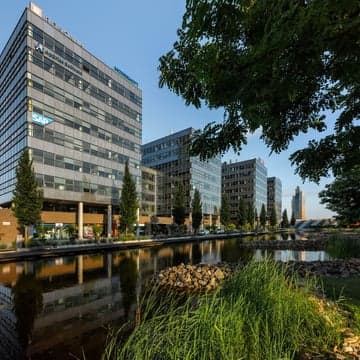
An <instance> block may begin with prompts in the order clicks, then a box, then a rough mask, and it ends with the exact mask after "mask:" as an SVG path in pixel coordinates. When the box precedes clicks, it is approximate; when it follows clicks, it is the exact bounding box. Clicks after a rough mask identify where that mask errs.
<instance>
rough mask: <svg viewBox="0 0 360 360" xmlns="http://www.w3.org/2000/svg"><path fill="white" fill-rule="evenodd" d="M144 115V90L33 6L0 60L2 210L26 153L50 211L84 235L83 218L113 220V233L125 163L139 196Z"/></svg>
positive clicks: (60, 221)
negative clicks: (94, 216) (90, 215)
mask: <svg viewBox="0 0 360 360" xmlns="http://www.w3.org/2000/svg"><path fill="white" fill-rule="evenodd" d="M109 46H111V45H110V44H109ZM141 114H142V95H141V90H140V88H139V86H138V84H137V83H136V82H135V81H134V80H132V79H131V78H129V77H128V76H127V75H126V74H124V73H123V72H122V71H120V70H119V69H117V68H111V67H109V66H108V65H106V64H105V63H104V62H102V61H101V60H99V59H98V58H97V57H95V56H94V55H92V54H91V53H90V52H89V51H88V50H86V49H85V48H84V47H83V45H82V44H80V43H79V42H78V41H77V40H75V39H74V38H73V37H71V36H70V35H69V34H68V33H67V32H64V31H63V30H61V29H60V28H59V27H58V26H57V25H56V24H55V23H54V22H52V21H50V20H49V19H48V18H47V17H45V16H43V14H42V10H41V9H40V8H39V7H37V6H36V5H34V4H33V3H30V5H29V7H28V8H26V9H25V10H24V12H23V14H22V15H21V17H20V19H19V21H18V23H17V25H16V27H15V29H14V31H13V32H12V34H11V36H10V38H9V40H8V42H7V43H6V45H5V47H4V49H3V50H2V52H1V55H0V205H1V206H9V205H10V204H11V200H12V192H13V190H14V187H15V182H16V176H15V169H16V166H17V163H18V159H19V157H20V155H21V153H22V152H23V150H24V149H26V148H27V149H29V151H30V155H31V158H32V160H33V164H34V170H35V174H36V179H37V181H38V183H39V185H40V186H41V187H42V189H43V191H44V200H45V202H44V210H49V211H57V212H59V213H58V216H57V217H56V220H58V221H57V222H58V223H63V222H76V223H77V224H78V226H79V237H81V236H82V229H83V224H84V222H86V219H85V218H84V216H85V213H99V214H102V215H104V214H107V218H108V221H107V227H108V234H109V233H110V232H111V218H112V213H113V208H112V207H113V206H116V205H117V204H118V201H119V191H120V190H121V187H122V176H123V172H124V164H125V162H126V161H129V167H130V172H131V174H132V175H133V176H134V178H135V179H136V182H137V190H138V192H140V185H141V184H140V144H141V129H142V118H141ZM60 212H61V213H60ZM63 213H67V214H69V213H71V214H77V215H76V221H74V219H75V218H74V216H75V215H74V216H67V217H66V216H62V215H63ZM43 221H44V222H45V223H46V219H45V220H44V218H43ZM45 225H46V224H45ZM53 225H54V224H53Z"/></svg>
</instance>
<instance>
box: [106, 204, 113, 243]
mask: <svg viewBox="0 0 360 360" xmlns="http://www.w3.org/2000/svg"><path fill="white" fill-rule="evenodd" d="M107 238H108V239H111V238H112V208H111V205H108V208H107Z"/></svg>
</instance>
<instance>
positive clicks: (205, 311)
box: [104, 260, 345, 360]
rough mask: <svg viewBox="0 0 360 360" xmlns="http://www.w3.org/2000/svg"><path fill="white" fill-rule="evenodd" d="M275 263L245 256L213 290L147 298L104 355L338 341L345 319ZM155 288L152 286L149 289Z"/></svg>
mask: <svg viewBox="0 0 360 360" xmlns="http://www.w3.org/2000/svg"><path fill="white" fill-rule="evenodd" d="M285 273H286V271H285V269H284V268H279V266H277V265H276V264H275V263H274V262H272V261H270V260H266V261H264V262H259V263H256V262H250V263H249V264H248V265H247V266H246V267H245V268H244V269H243V270H241V271H239V272H236V273H235V275H234V276H233V277H232V278H231V279H229V280H228V281H227V282H226V283H225V284H224V286H223V288H222V289H220V290H218V291H216V292H215V293H213V294H207V295H201V296H188V297H187V298H186V299H185V301H184V302H183V303H182V304H181V305H179V302H178V301H177V299H178V297H177V295H174V294H172V295H171V296H167V297H166V298H165V299H163V300H160V302H159V298H158V297H156V295H155V296H154V297H152V298H151V297H150V299H149V298H148V299H147V306H145V312H144V314H143V320H142V322H141V323H140V325H139V326H137V327H136V328H135V330H134V331H133V332H132V333H131V335H130V336H129V338H128V339H127V340H126V342H125V343H124V344H121V345H119V344H118V343H117V337H116V336H115V335H114V336H112V337H111V339H110V341H109V343H108V345H107V347H106V351H105V354H104V359H139V360H140V359H141V360H146V359H149V360H150V359H174V360H175V359H201V360H202V359H203V360H211V359H214V360H215V359H226V360H227V359H229V360H230V359H231V360H232V359H269V360H270V359H280V358H281V359H295V358H296V357H297V355H298V354H299V353H301V352H302V351H303V350H304V349H306V350H313V351H315V352H325V351H327V349H329V348H331V347H332V346H333V345H336V344H339V343H340V341H341V337H340V329H341V328H343V327H344V325H345V320H344V318H343V317H342V316H341V315H339V314H338V312H337V311H335V310H334V308H330V307H328V306H327V305H326V303H325V302H319V300H317V299H316V298H315V297H314V296H312V295H311V289H312V286H313V285H314V284H313V283H310V282H309V281H306V282H305V284H302V286H301V287H299V286H298V285H297V281H296V279H295V278H294V277H290V278H289V277H287V276H286V275H285ZM154 293H155V294H156V291H154Z"/></svg>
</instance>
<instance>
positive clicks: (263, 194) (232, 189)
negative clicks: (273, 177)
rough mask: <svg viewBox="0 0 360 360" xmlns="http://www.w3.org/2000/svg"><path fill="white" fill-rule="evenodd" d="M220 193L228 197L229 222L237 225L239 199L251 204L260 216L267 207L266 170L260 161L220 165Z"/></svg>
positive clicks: (253, 160) (252, 160)
mask: <svg viewBox="0 0 360 360" xmlns="http://www.w3.org/2000/svg"><path fill="white" fill-rule="evenodd" d="M222 193H223V194H225V195H226V196H227V197H228V201H229V206H230V212H231V220H232V221H233V222H234V223H237V220H238V209H239V202H240V199H244V200H245V202H246V203H251V204H252V205H253V206H254V208H255V209H256V211H257V213H258V215H260V211H261V206H262V204H264V205H265V209H266V207H267V205H266V204H267V168H266V167H265V165H264V161H263V160H261V159H251V160H245V161H239V162H234V163H233V162H230V163H226V162H225V163H223V164H222Z"/></svg>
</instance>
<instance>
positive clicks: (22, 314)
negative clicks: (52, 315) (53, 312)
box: [12, 272, 43, 353]
mask: <svg viewBox="0 0 360 360" xmlns="http://www.w3.org/2000/svg"><path fill="white" fill-rule="evenodd" d="M12 297H13V305H14V307H13V309H14V313H15V316H16V330H17V333H18V339H19V343H20V345H21V347H22V349H23V350H24V353H26V350H27V348H28V345H29V344H30V343H31V341H32V334H33V329H34V322H35V318H36V315H37V314H38V313H39V312H40V311H41V309H42V305H43V296H42V288H41V283H40V281H39V280H38V279H37V278H36V277H35V275H34V274H32V273H25V272H24V273H22V274H21V275H20V276H19V277H18V278H17V281H16V284H15V286H14V287H13V288H12Z"/></svg>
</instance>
